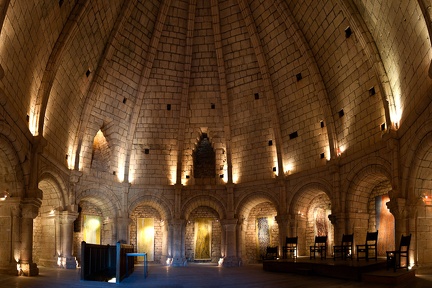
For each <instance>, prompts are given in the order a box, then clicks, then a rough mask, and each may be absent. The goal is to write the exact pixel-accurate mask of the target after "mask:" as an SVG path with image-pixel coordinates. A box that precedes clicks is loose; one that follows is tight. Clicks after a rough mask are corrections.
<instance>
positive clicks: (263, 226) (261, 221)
mask: <svg viewBox="0 0 432 288" xmlns="http://www.w3.org/2000/svg"><path fill="white" fill-rule="evenodd" d="M257 236H258V253H259V255H260V257H261V258H262V257H264V256H265V255H266V250H267V246H270V225H269V221H268V218H267V217H262V218H257Z"/></svg>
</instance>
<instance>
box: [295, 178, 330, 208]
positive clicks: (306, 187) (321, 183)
mask: <svg viewBox="0 0 432 288" xmlns="http://www.w3.org/2000/svg"><path fill="white" fill-rule="evenodd" d="M312 190H313V191H316V190H319V191H322V193H323V194H325V195H326V196H327V197H328V198H329V200H330V201H331V200H332V199H333V198H332V186H331V184H330V183H329V182H327V181H325V180H324V179H321V180H319V179H318V181H317V180H315V179H314V180H312V181H311V182H309V183H306V184H301V185H300V184H299V185H297V186H296V187H295V188H294V190H293V191H295V192H294V193H293V194H292V195H293V197H292V198H291V201H290V203H289V205H288V213H291V214H295V213H297V211H298V209H297V207H298V206H299V205H300V200H301V199H304V198H303V197H302V196H303V195H306V194H309V193H313V195H312V197H311V198H312V199H313V198H315V197H317V196H319V194H315V193H314V192H312Z"/></svg>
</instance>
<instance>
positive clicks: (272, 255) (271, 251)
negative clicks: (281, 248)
mask: <svg viewBox="0 0 432 288" xmlns="http://www.w3.org/2000/svg"><path fill="white" fill-rule="evenodd" d="M277 255H278V246H274V247H270V246H267V248H266V255H265V258H264V259H265V260H276V259H277Z"/></svg>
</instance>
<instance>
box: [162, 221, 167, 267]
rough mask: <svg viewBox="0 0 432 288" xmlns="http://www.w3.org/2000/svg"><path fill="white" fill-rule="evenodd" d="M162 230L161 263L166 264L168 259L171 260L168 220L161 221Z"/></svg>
mask: <svg viewBox="0 0 432 288" xmlns="http://www.w3.org/2000/svg"><path fill="white" fill-rule="evenodd" d="M161 230H162V255H161V263H162V264H166V263H167V259H168V258H169V252H168V243H169V241H168V239H169V238H168V223H166V220H162V221H161Z"/></svg>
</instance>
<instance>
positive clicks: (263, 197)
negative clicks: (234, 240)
mask: <svg viewBox="0 0 432 288" xmlns="http://www.w3.org/2000/svg"><path fill="white" fill-rule="evenodd" d="M277 203H278V202H277V200H276V199H275V198H274V196H273V195H271V194H270V193H268V192H267V191H253V192H250V193H248V194H246V195H245V196H244V197H243V198H241V199H239V202H238V205H237V207H236V215H237V217H238V218H239V223H240V224H241V225H240V227H239V233H238V234H239V235H238V237H239V239H240V245H239V246H240V251H239V254H240V255H242V261H243V262H245V263H258V262H259V261H261V260H262V257H263V256H264V255H265V248H266V247H267V246H278V245H279V238H280V237H279V226H278V225H277V222H276V221H275V218H276V216H277V215H279V214H280V207H279V205H278V204H277Z"/></svg>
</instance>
